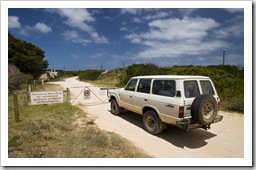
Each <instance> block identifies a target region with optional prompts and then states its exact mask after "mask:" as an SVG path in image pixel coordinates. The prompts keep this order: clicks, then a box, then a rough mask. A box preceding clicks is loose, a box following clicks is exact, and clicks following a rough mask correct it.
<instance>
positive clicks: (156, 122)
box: [143, 110, 163, 135]
mask: <svg viewBox="0 0 256 170" xmlns="http://www.w3.org/2000/svg"><path fill="white" fill-rule="evenodd" d="M143 127H144V129H145V130H146V131H147V132H149V133H151V134H153V135H156V134H159V133H160V132H162V130H163V126H162V121H161V120H160V119H159V117H158V116H157V114H156V112H155V111H154V110H148V111H146V112H145V113H144V114H143Z"/></svg>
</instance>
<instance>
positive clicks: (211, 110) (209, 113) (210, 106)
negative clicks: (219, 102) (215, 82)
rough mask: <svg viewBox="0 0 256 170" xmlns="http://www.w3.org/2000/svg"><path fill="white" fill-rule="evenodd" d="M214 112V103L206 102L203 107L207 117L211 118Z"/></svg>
mask: <svg viewBox="0 0 256 170" xmlns="http://www.w3.org/2000/svg"><path fill="white" fill-rule="evenodd" d="M213 113H214V104H213V103H212V102H207V103H205V105H204V107H203V115H204V118H205V119H210V118H211V117H212V115H213Z"/></svg>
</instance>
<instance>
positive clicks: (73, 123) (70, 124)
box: [8, 87, 150, 158]
mask: <svg viewBox="0 0 256 170" xmlns="http://www.w3.org/2000/svg"><path fill="white" fill-rule="evenodd" d="M47 88H48V87H47ZM55 88H57V90H59V87H54V89H55ZM51 89H52V87H51ZM47 90H49V89H47ZM55 90H56V89H55ZM12 100H13V98H12V96H9V107H8V117H9V122H8V157H9V158H141V157H143V158H147V157H150V156H149V155H147V154H145V153H144V152H143V151H142V150H140V149H138V148H136V147H135V146H134V145H133V143H131V142H130V141H128V140H126V139H124V138H122V137H120V136H119V135H117V134H115V133H110V132H106V131H102V130H100V129H99V128H98V127H97V126H96V125H95V124H94V120H93V119H91V118H89V117H87V113H85V112H83V111H82V110H81V109H79V108H77V107H74V106H71V105H70V104H67V103H60V104H52V105H36V106H31V105H29V106H21V107H20V120H21V121H20V122H19V123H15V118H14V108H13V101H12Z"/></svg>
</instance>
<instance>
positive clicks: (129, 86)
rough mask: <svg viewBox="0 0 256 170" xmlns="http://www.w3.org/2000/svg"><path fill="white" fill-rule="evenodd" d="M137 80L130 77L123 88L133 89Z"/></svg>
mask: <svg viewBox="0 0 256 170" xmlns="http://www.w3.org/2000/svg"><path fill="white" fill-rule="evenodd" d="M137 80H138V79H132V80H131V81H129V83H128V84H127V86H126V87H125V90H129V91H135V88H136V84H137Z"/></svg>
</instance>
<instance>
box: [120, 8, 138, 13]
mask: <svg viewBox="0 0 256 170" xmlns="http://www.w3.org/2000/svg"><path fill="white" fill-rule="evenodd" d="M141 10H142V8H122V9H121V14H125V13H130V14H138V13H139V12H140V11H141Z"/></svg>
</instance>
